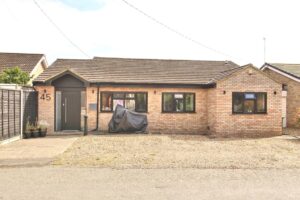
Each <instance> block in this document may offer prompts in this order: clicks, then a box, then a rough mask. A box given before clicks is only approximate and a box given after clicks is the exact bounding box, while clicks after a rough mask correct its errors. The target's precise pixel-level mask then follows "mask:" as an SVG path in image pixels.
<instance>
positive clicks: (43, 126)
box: [38, 120, 49, 137]
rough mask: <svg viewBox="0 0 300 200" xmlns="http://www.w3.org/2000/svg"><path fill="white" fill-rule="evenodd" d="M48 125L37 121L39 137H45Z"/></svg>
mask: <svg viewBox="0 0 300 200" xmlns="http://www.w3.org/2000/svg"><path fill="white" fill-rule="evenodd" d="M48 126H49V124H48V123H47V122H46V121H43V120H42V121H39V123H38V129H39V136H40V137H45V136H46V135H47V127H48Z"/></svg>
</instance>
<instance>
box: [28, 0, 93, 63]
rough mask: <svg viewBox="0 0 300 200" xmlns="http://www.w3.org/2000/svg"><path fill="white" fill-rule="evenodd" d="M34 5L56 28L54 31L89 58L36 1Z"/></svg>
mask: <svg viewBox="0 0 300 200" xmlns="http://www.w3.org/2000/svg"><path fill="white" fill-rule="evenodd" d="M33 2H34V4H35V5H36V6H37V8H38V9H39V10H40V11H41V12H42V14H43V15H44V16H45V17H46V18H47V19H48V20H49V22H50V23H51V24H52V25H53V26H54V27H55V28H56V30H57V31H58V32H59V33H60V34H61V35H62V36H63V37H64V38H65V39H66V40H67V41H68V42H69V43H70V44H71V45H72V46H73V47H75V48H76V49H77V50H78V51H79V52H80V53H82V54H83V55H85V56H86V57H87V58H90V56H89V55H88V54H87V53H86V52H85V51H83V50H82V49H81V48H80V47H79V46H78V45H77V44H76V43H75V42H73V41H72V40H71V39H70V38H69V37H68V36H67V35H66V34H65V33H64V32H63V30H62V29H61V28H59V26H58V25H57V24H56V23H55V22H54V21H53V20H52V19H51V18H50V16H49V15H48V14H47V13H46V12H45V11H44V10H43V8H42V7H41V6H40V5H39V4H38V3H37V1H36V0H33Z"/></svg>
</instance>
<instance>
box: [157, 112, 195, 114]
mask: <svg viewBox="0 0 300 200" xmlns="http://www.w3.org/2000/svg"><path fill="white" fill-rule="evenodd" d="M196 113H197V112H161V114H196Z"/></svg>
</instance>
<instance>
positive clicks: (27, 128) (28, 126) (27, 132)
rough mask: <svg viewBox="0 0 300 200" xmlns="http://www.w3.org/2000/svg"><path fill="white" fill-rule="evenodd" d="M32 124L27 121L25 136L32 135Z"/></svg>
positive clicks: (26, 137)
mask: <svg viewBox="0 0 300 200" xmlns="http://www.w3.org/2000/svg"><path fill="white" fill-rule="evenodd" d="M30 129H31V125H30V123H29V122H27V123H26V127H25V130H24V131H23V138H25V139H28V138H30V137H31V131H30Z"/></svg>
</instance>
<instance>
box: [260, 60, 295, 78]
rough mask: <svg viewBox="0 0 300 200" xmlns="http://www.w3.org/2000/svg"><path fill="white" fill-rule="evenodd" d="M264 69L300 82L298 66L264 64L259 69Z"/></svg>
mask: <svg viewBox="0 0 300 200" xmlns="http://www.w3.org/2000/svg"><path fill="white" fill-rule="evenodd" d="M265 68H270V69H273V70H274V71H277V72H279V73H281V74H283V75H285V76H287V77H289V78H292V79H294V80H297V81H300V64H288V63H265V64H264V65H263V66H262V67H261V69H262V70H264V69H265Z"/></svg>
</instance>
